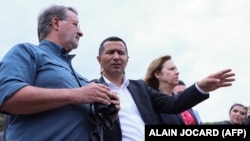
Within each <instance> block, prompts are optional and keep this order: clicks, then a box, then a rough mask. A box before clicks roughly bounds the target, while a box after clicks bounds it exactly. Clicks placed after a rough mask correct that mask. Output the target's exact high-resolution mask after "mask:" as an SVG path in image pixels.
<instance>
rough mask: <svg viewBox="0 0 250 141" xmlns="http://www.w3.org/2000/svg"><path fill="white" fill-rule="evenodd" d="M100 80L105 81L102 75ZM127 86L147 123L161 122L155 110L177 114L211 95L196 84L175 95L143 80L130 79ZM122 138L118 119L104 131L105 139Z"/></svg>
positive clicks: (110, 140) (108, 140)
mask: <svg viewBox="0 0 250 141" xmlns="http://www.w3.org/2000/svg"><path fill="white" fill-rule="evenodd" d="M99 81H100V82H102V83H104V79H103V78H102V77H101V78H100V79H99ZM127 88H128V90H129V92H130V93H131V94H132V97H133V99H134V101H135V103H136V106H137V108H138V110H139V112H140V114H141V117H142V119H143V121H144V123H145V124H146V125H152V124H159V123H160V122H159V118H158V117H157V114H155V112H157V113H172V114H177V113H180V112H182V111H184V110H187V109H189V108H191V107H193V106H195V105H196V104H198V103H200V102H201V101H203V100H205V99H207V98H208V97H209V95H205V94H201V93H200V92H199V91H198V90H197V89H196V87H195V86H194V85H192V86H191V87H189V88H187V89H186V90H185V91H184V92H183V93H182V94H179V95H174V96H167V95H166V94H163V93H160V92H159V91H156V90H154V89H153V88H151V87H148V86H147V85H146V84H145V83H144V81H143V80H129V85H128V87H127ZM180 103H181V104H180ZM121 140H122V133H121V127H120V122H119V119H117V120H116V121H115V122H114V124H113V128H112V129H111V130H105V131H104V141H121Z"/></svg>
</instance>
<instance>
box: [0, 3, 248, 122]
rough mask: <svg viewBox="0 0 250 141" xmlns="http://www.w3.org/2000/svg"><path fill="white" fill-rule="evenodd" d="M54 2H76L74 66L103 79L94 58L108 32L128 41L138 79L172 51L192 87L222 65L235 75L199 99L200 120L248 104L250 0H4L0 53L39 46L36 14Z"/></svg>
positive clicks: (222, 116) (222, 115)
mask: <svg viewBox="0 0 250 141" xmlns="http://www.w3.org/2000/svg"><path fill="white" fill-rule="evenodd" d="M50 4H63V5H67V6H73V7H75V8H76V9H77V10H78V12H79V20H80V24H81V30H82V31H83V33H84V36H83V37H82V38H81V40H80V43H79V47H78V49H76V50H74V51H73V52H72V53H74V54H77V56H76V57H75V58H74V60H73V65H74V67H75V69H76V70H77V71H79V72H80V73H81V74H82V75H84V76H86V77H87V78H88V79H93V78H97V77H98V78H99V76H100V75H99V64H98V63H97V60H96V56H97V52H98V47H99V44H100V42H101V41H102V40H103V39H105V38H106V37H109V36H114V35H115V36H119V37H121V38H122V39H124V40H125V42H126V43H127V46H128V51H129V56H130V58H129V63H128V66H127V68H126V74H127V77H128V78H131V79H141V78H143V77H144V75H145V73H146V69H147V67H148V65H149V63H150V62H151V61H152V59H154V58H156V57H159V56H161V55H165V54H169V55H171V56H172V57H173V60H174V62H175V64H176V65H177V67H178V70H179V72H180V79H182V80H184V81H185V82H186V84H187V85H192V84H193V83H195V82H196V81H198V80H200V79H202V78H204V77H205V76H207V75H208V74H210V73H213V72H217V71H218V70H221V69H224V68H232V70H233V71H234V72H235V73H236V77H235V78H236V81H235V82H234V84H233V86H231V87H227V88H221V89H219V90H216V91H213V92H211V96H210V98H209V99H208V100H206V101H204V102H202V103H200V104H198V105H197V106H195V107H194V109H196V110H198V112H199V113H200V116H201V118H202V120H203V121H205V122H209V121H220V120H227V119H228V110H229V108H230V106H231V105H232V104H234V103H236V102H239V103H242V104H245V105H249V106H250V102H249V99H250V89H249V88H248V87H249V84H250V78H249V73H250V64H249V62H248V60H247V59H248V58H250V48H249V45H250V40H249V37H250V10H249V7H250V1H248V0H202V1H201V0H154V1H153V0H123V1H122V0H119V1H118V0H105V1H104V0H103V1H101V0H42V1H31V0H21V1H18V0H8V1H7V0H6V1H2V2H1V12H0V17H1V18H0V21H1V26H0V31H1V32H0V37H1V38H0V41H1V42H0V47H1V52H0V59H1V58H2V57H3V56H4V55H5V53H6V52H7V51H8V50H9V49H10V48H11V47H12V46H13V45H15V44H17V43H21V42H32V43H35V44H38V39H37V19H36V18H37V16H38V13H39V12H40V10H41V9H43V8H45V7H47V6H48V5H50Z"/></svg>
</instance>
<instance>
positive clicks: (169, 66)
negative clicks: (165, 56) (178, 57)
mask: <svg viewBox="0 0 250 141" xmlns="http://www.w3.org/2000/svg"><path fill="white" fill-rule="evenodd" d="M178 75H179V72H178V70H177V67H176V65H175V64H174V62H173V60H171V59H170V60H167V61H166V62H165V63H164V64H163V66H162V70H161V71H160V72H159V73H157V74H156V78H158V80H159V83H167V84H168V85H170V86H172V87H173V88H174V87H175V86H176V85H178V82H179V78H178Z"/></svg>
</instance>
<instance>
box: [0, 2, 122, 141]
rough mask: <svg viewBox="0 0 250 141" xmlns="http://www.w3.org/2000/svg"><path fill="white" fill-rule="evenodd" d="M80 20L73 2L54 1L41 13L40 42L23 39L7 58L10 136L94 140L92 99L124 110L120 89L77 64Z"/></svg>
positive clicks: (1, 99)
mask: <svg viewBox="0 0 250 141" xmlns="http://www.w3.org/2000/svg"><path fill="white" fill-rule="evenodd" d="M78 22H79V21H78V17H77V11H76V10H75V9H73V8H72V7H65V6H57V5H54V6H51V7H49V8H47V9H46V10H45V11H43V12H42V13H41V14H40V15H39V16H38V38H39V42H40V43H39V45H34V44H30V43H23V44H17V45H16V46H14V47H13V48H11V49H10V51H9V52H8V53H7V54H6V55H5V56H4V58H3V59H2V61H1V64H0V91H1V95H0V111H1V112H3V113H6V114H8V117H9V118H8V127H7V130H6V140H8V141H24V140H25V141H29V140H31V141H34V140H35V141H52V140H53V141H80V140H81V141H89V131H88V130H89V127H88V122H87V121H88V115H89V112H90V104H89V103H94V102H96V103H101V104H104V105H110V104H111V103H113V104H114V105H115V107H116V109H118V110H119V108H120V105H119V99H118V97H117V96H116V94H115V93H113V92H110V89H109V88H108V87H107V86H105V85H103V84H98V83H89V82H88V80H87V79H86V78H84V77H82V76H81V75H80V74H78V73H77V72H75V71H74V69H73V68H72V64H71V60H72V58H73V57H74V55H70V54H69V52H70V51H72V50H73V49H76V48H77V47H78V42H79V39H80V37H82V35H83V33H82V32H81V30H80V28H79V23H78ZM116 116H117V113H116V114H115V115H114V116H112V118H114V119H115V117H116ZM114 119H113V120H114Z"/></svg>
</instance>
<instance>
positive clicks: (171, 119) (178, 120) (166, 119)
mask: <svg viewBox="0 0 250 141" xmlns="http://www.w3.org/2000/svg"><path fill="white" fill-rule="evenodd" d="M188 111H189V112H190V114H191V115H192V116H193V117H194V120H195V123H196V124H197V125H199V124H200V121H199V119H197V117H196V115H195V114H194V112H193V109H188ZM159 118H160V120H161V124H166V125H185V123H184V119H183V118H182V116H181V114H165V113H161V114H159Z"/></svg>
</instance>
